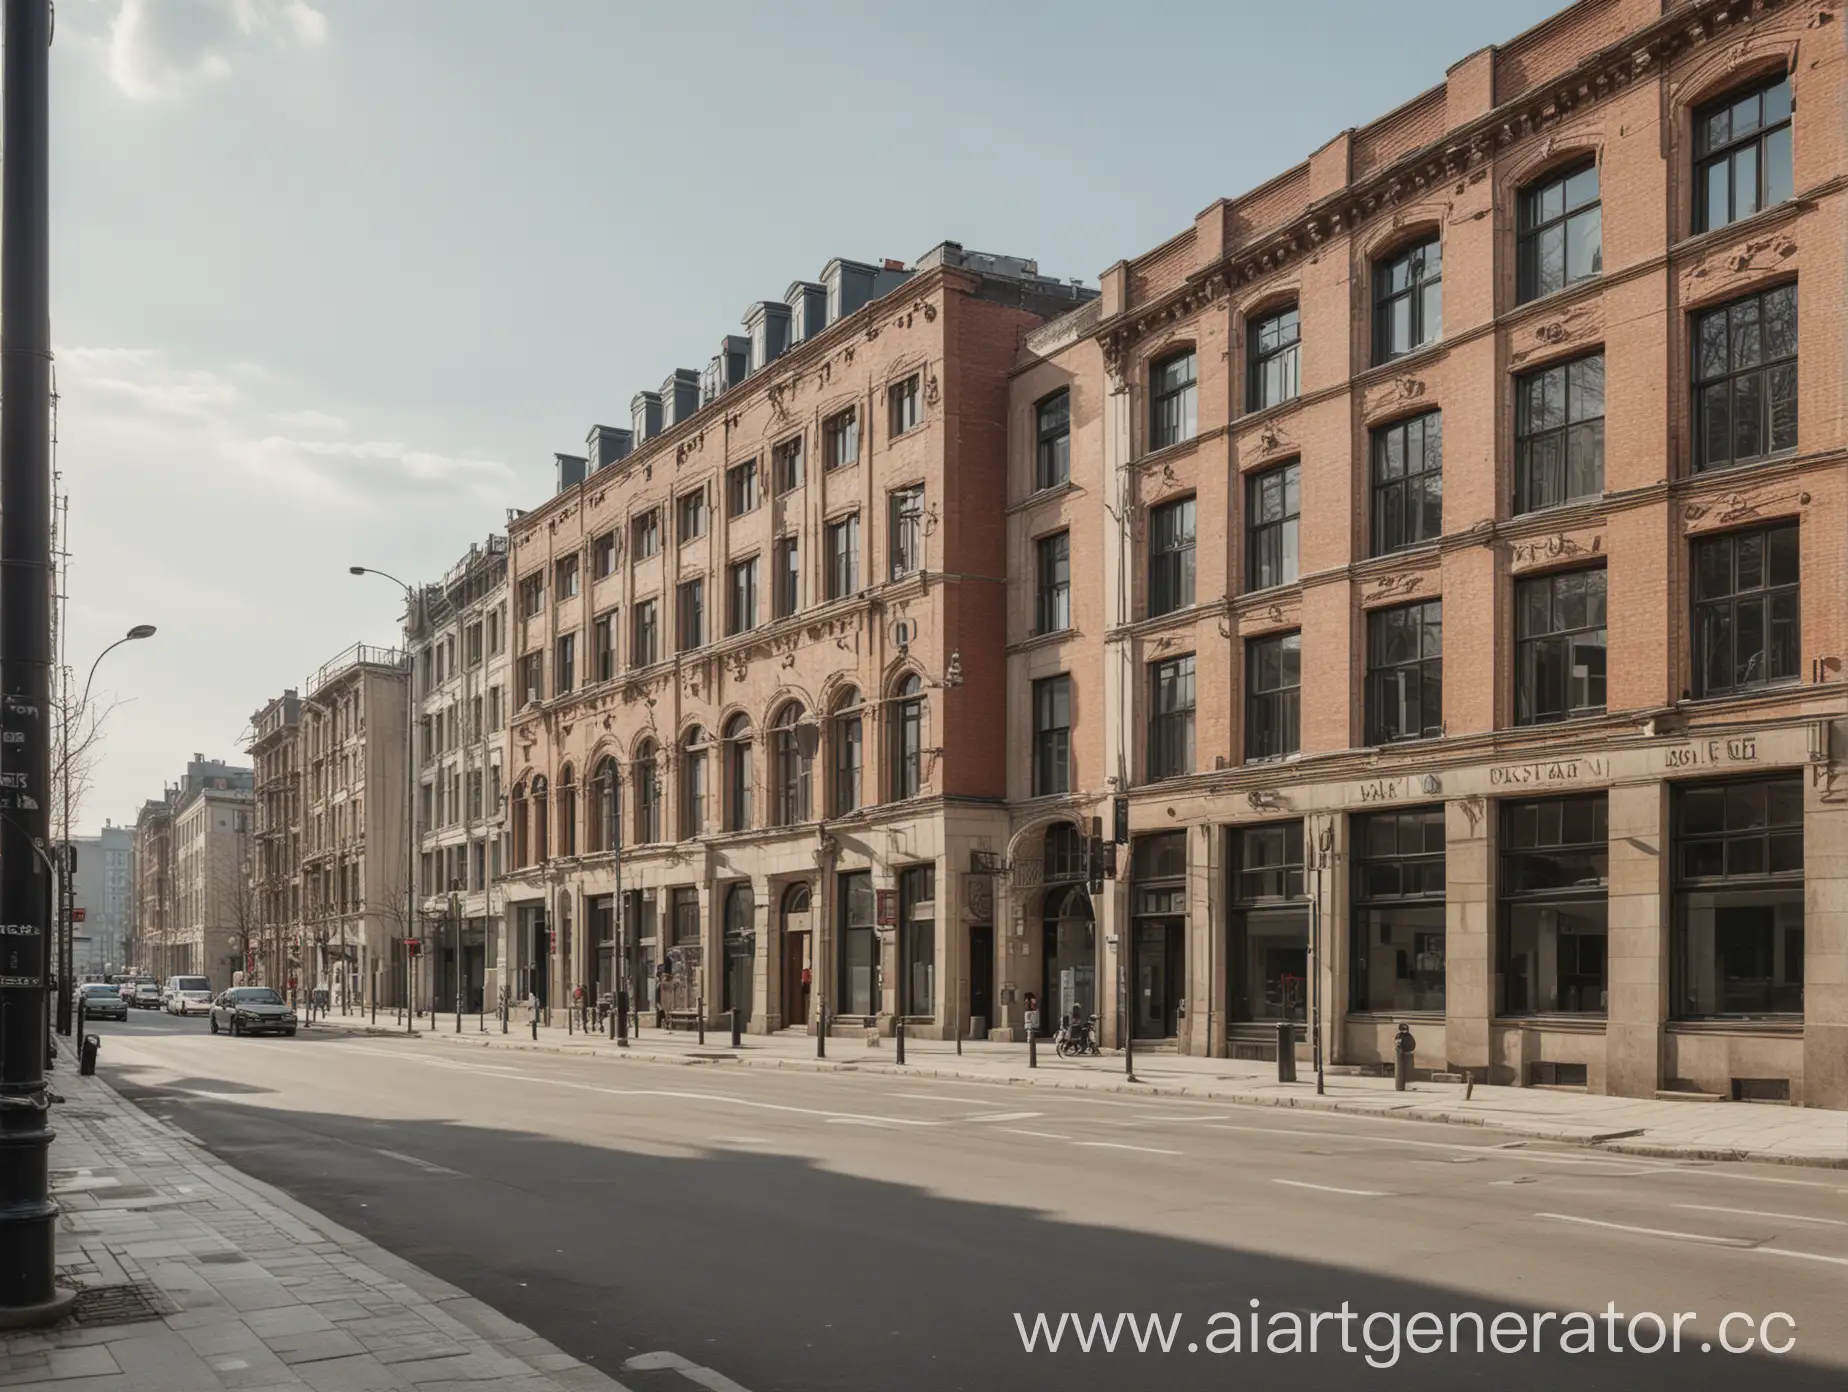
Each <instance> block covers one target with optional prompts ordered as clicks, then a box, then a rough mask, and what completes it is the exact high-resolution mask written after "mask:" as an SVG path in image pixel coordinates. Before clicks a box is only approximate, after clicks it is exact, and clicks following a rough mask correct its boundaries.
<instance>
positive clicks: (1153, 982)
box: [1130, 918, 1187, 1039]
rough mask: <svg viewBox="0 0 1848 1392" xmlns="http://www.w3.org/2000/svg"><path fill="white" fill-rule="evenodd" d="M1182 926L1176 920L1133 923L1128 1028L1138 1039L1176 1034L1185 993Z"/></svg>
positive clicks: (1144, 920) (1185, 976) (1185, 967)
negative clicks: (1132, 956) (1131, 997)
mask: <svg viewBox="0 0 1848 1392" xmlns="http://www.w3.org/2000/svg"><path fill="white" fill-rule="evenodd" d="M1182 925H1183V920H1181V919H1179V918H1153V919H1150V918H1144V919H1138V920H1137V921H1136V927H1135V945H1134V952H1135V958H1134V968H1133V970H1132V972H1131V974H1130V979H1131V983H1132V990H1133V992H1134V995H1135V999H1134V1001H1132V1002H1131V1006H1130V1025H1131V1028H1132V1029H1134V1031H1135V1035H1136V1038H1138V1039H1172V1038H1174V1037H1175V1035H1176V1034H1177V1033H1178V1032H1179V1028H1180V1008H1181V997H1182V995H1183V994H1184V993H1185V991H1186V989H1187V958H1186V949H1185V947H1184V944H1183V941H1182Z"/></svg>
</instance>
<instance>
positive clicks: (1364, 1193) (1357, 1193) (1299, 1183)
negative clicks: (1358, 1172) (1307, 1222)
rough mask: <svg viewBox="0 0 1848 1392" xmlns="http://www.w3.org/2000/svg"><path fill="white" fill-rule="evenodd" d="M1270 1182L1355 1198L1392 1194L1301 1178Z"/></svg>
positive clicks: (1384, 1196) (1371, 1197)
mask: <svg viewBox="0 0 1848 1392" xmlns="http://www.w3.org/2000/svg"><path fill="white" fill-rule="evenodd" d="M1271 1183H1272V1184H1287V1185H1289V1187H1290V1188H1292V1189H1319V1190H1320V1191H1321V1192H1322V1193H1324V1194H1347V1195H1350V1196H1351V1197H1353V1198H1356V1199H1389V1198H1391V1197H1392V1195H1390V1194H1388V1193H1386V1192H1385V1191H1384V1190H1380V1189H1337V1188H1336V1187H1335V1186H1334V1185H1332V1184H1311V1183H1309V1182H1308V1181H1307V1180H1302V1179H1273V1180H1272V1181H1271Z"/></svg>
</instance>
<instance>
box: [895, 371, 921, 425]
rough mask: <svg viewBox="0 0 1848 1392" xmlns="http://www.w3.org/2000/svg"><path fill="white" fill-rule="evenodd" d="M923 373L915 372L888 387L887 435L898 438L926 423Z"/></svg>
mask: <svg viewBox="0 0 1848 1392" xmlns="http://www.w3.org/2000/svg"><path fill="white" fill-rule="evenodd" d="M923 385H924V381H923V374H922V373H918V372H913V373H911V374H910V375H909V376H907V377H904V378H901V379H900V380H898V381H896V382H894V383H892V385H891V386H889V387H887V388H886V427H887V428H886V437H887V438H888V439H893V440H896V439H897V438H898V437H899V436H900V435H908V434H910V433H911V432H912V431H913V430H916V429H917V428H918V427H919V426H920V425H922V424H923V423H924V402H923Z"/></svg>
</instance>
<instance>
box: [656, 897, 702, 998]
mask: <svg viewBox="0 0 1848 1392" xmlns="http://www.w3.org/2000/svg"><path fill="white" fill-rule="evenodd" d="M671 893H672V894H673V900H672V904H673V918H672V921H671V927H670V931H671V932H672V934H673V941H672V944H671V945H670V946H669V947H668V950H667V958H666V960H665V961H664V962H663V963H662V964H661V1004H662V1008H663V1009H665V1010H697V1009H699V1007H700V1001H701V999H702V997H703V995H704V979H703V975H702V971H703V968H704V966H705V944H704V943H703V942H702V941H701V934H700V912H699V891H698V890H697V889H694V888H691V887H682V888H680V889H676V890H673V891H671Z"/></svg>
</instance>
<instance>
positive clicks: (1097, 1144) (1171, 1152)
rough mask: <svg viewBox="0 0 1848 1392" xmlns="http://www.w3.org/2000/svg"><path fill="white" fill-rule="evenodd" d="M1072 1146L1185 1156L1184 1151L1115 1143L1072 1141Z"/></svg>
mask: <svg viewBox="0 0 1848 1392" xmlns="http://www.w3.org/2000/svg"><path fill="white" fill-rule="evenodd" d="M1072 1144H1073V1145H1081V1146H1090V1147H1091V1148H1092V1149H1093V1150H1135V1151H1140V1152H1141V1153H1142V1154H1144V1155H1185V1154H1186V1153H1187V1152H1186V1151H1184V1150H1162V1149H1161V1148H1160V1147H1158V1146H1146V1145H1120V1144H1118V1143H1117V1142H1115V1141H1073V1142H1072Z"/></svg>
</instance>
